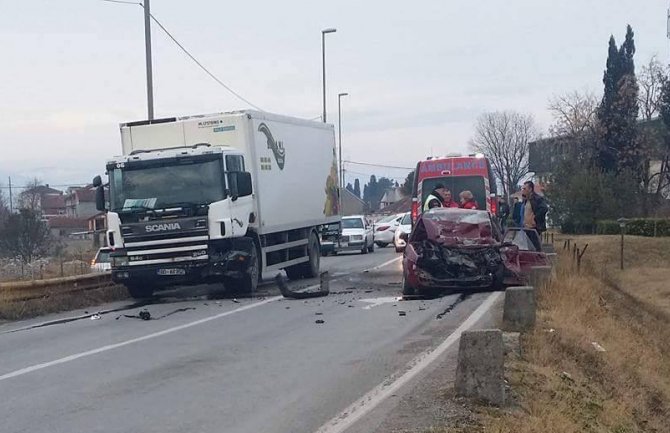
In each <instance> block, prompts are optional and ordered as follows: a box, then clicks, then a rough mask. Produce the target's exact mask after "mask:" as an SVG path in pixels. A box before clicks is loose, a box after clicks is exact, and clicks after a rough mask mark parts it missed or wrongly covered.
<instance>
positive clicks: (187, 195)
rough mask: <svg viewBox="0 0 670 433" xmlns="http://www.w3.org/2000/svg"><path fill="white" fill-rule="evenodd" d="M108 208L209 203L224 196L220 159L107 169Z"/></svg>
mask: <svg viewBox="0 0 670 433" xmlns="http://www.w3.org/2000/svg"><path fill="white" fill-rule="evenodd" d="M109 177H110V185H111V191H110V192H111V209H112V211H116V212H118V211H128V210H133V209H145V208H148V209H162V208H166V207H169V206H172V205H177V204H183V203H192V204H209V203H212V202H216V201H219V200H223V199H224V198H225V192H224V182H223V176H222V168H221V160H219V159H214V160H209V161H198V160H190V161H189V160H187V161H180V163H179V164H174V165H166V164H160V165H158V164H154V165H148V166H147V165H146V164H142V165H136V166H133V165H126V167H124V168H115V169H114V170H112V171H111V172H110V175H109Z"/></svg>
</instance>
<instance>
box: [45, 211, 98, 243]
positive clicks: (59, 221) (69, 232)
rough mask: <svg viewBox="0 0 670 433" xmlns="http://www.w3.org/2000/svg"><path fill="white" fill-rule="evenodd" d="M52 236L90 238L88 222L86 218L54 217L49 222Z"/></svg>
mask: <svg viewBox="0 0 670 433" xmlns="http://www.w3.org/2000/svg"><path fill="white" fill-rule="evenodd" d="M47 225H48V226H49V229H50V230H51V234H52V235H53V236H57V237H70V238H72V237H75V238H80V239H87V238H89V237H90V236H89V233H88V220H87V219H86V218H72V217H66V216H53V217H51V218H49V219H48V220H47Z"/></svg>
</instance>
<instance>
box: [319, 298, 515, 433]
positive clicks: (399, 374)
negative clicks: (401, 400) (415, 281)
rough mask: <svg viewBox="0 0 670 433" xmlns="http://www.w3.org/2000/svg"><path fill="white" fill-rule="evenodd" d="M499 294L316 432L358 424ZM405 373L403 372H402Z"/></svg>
mask: <svg viewBox="0 0 670 433" xmlns="http://www.w3.org/2000/svg"><path fill="white" fill-rule="evenodd" d="M501 294H502V293H501V292H495V293H492V294H491V295H489V297H488V298H486V300H484V302H482V304H481V305H480V306H479V307H477V309H476V310H475V311H473V312H472V314H470V316H469V317H468V318H467V319H465V321H464V322H463V323H461V325H460V326H459V327H458V328H456V330H455V331H454V332H453V333H451V335H449V336H448V337H447V339H446V340H444V341H443V342H442V343H441V344H440V345H439V346H437V347H436V348H435V349H428V350H426V351H424V352H422V353H421V354H419V355H418V356H417V357H415V358H414V359H413V360H412V361H410V363H409V364H408V365H407V367H408V369H406V370H399V371H396V372H395V373H393V374H392V375H391V377H389V378H387V379H386V380H384V381H383V382H382V383H380V384H379V385H377V386H376V387H375V388H373V389H372V390H371V391H369V392H368V393H366V394H365V395H364V396H363V397H361V398H359V399H358V400H356V401H355V402H354V403H353V404H351V405H350V406H349V407H347V408H346V409H345V410H344V411H342V412H341V413H340V414H339V415H337V416H336V417H335V418H333V419H331V420H330V421H328V422H327V423H326V424H324V425H323V426H321V428H319V429H318V430H317V431H316V433H343V432H345V431H346V430H347V429H348V428H350V427H351V426H352V425H354V424H355V423H356V422H357V421H359V420H360V419H361V418H363V417H364V416H365V415H367V414H368V413H370V412H371V411H372V410H373V409H374V408H376V407H377V406H379V404H380V403H382V402H383V401H384V400H386V399H387V398H388V397H390V396H391V395H393V394H395V393H396V392H397V391H398V390H399V389H400V388H401V387H402V386H404V385H406V384H407V383H408V382H409V381H410V380H412V379H413V378H414V377H416V376H417V375H418V374H419V373H421V372H422V371H423V370H424V369H425V368H426V367H428V366H429V365H430V364H431V363H433V362H434V361H435V360H436V359H437V358H439V357H440V355H442V354H443V353H444V352H446V351H447V350H448V349H449V348H450V347H451V346H453V345H454V343H456V342H457V341H458V340H459V339H460V338H461V334H462V333H463V331H467V330H468V329H470V328H471V327H472V326H474V325H475V324H476V323H477V322H478V321H479V320H480V319H481V318H482V317H484V315H485V314H487V313H488V312H489V310H490V309H491V307H492V306H493V304H494V303H495V302H496V301H497V300H498V298H499V297H500V296H501ZM403 371H404V373H403Z"/></svg>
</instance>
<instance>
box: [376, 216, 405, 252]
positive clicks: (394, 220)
mask: <svg viewBox="0 0 670 433" xmlns="http://www.w3.org/2000/svg"><path fill="white" fill-rule="evenodd" d="M401 219H402V214H397V215H391V216H387V217H385V218H382V219H381V220H379V221H377V222H376V223H375V224H374V226H373V229H374V232H375V244H377V246H378V247H379V248H384V247H386V246H387V245H389V244H392V243H393V236H394V235H395V231H396V229H397V228H398V226H399V225H400V220H401Z"/></svg>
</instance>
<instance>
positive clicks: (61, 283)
mask: <svg viewBox="0 0 670 433" xmlns="http://www.w3.org/2000/svg"><path fill="white" fill-rule="evenodd" d="M114 285H115V284H114V283H113V282H112V276H111V275H110V274H108V273H93V274H86V275H77V276H73V277H63V278H51V279H47V280H33V281H17V282H9V283H0V298H1V299H2V301H4V302H18V301H29V300H32V299H39V298H45V297H50V296H55V295H62V294H66V293H73V292H82V291H86V290H95V289H101V288H105V287H112V286H114Z"/></svg>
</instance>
